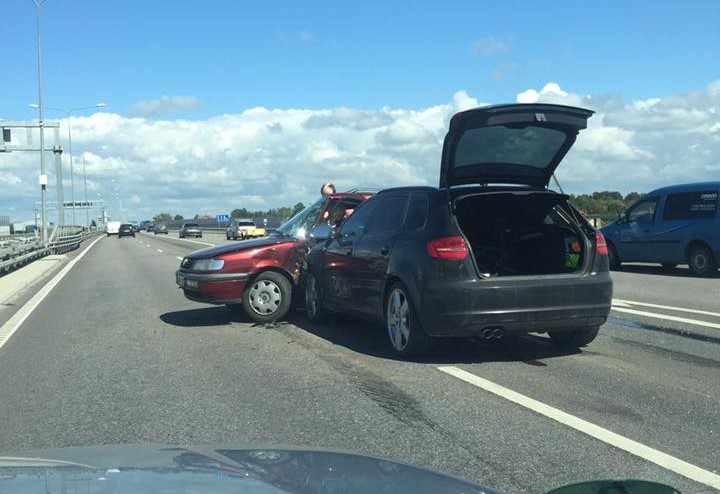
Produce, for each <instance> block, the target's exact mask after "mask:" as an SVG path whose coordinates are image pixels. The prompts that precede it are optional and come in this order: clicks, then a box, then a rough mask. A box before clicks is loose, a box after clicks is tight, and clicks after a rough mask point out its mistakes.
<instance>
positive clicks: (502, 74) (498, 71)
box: [490, 60, 520, 82]
mask: <svg viewBox="0 0 720 494" xmlns="http://www.w3.org/2000/svg"><path fill="white" fill-rule="evenodd" d="M519 68H520V65H519V64H518V63H517V62H513V61H512V60H510V61H507V62H503V63H501V64H498V65H496V66H495V68H494V69H493V70H492V72H490V79H492V80H493V81H495V82H500V81H504V80H505V79H507V78H508V77H510V76H511V75H512V74H513V73H515V72H517V70H518V69H519Z"/></svg>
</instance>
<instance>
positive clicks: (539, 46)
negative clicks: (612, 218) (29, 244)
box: [0, 0, 720, 218]
mask: <svg viewBox="0 0 720 494" xmlns="http://www.w3.org/2000/svg"><path fill="white" fill-rule="evenodd" d="M0 2H1V3H2V7H1V10H0V33H1V34H2V39H3V40H4V45H3V51H2V57H1V58H0V61H1V62H0V63H2V65H0V67H1V68H0V81H1V82H0V119H10V120H30V119H34V118H36V117H37V112H36V110H32V109H30V108H28V106H27V105H28V103H31V102H34V101H36V99H37V87H36V65H35V64H36V58H35V56H36V52H35V49H36V48H35V18H34V7H33V3H32V0H0ZM42 33H43V50H44V57H43V58H44V65H45V78H44V79H45V105H46V106H56V107H64V108H70V107H80V106H86V105H93V104H95V103H97V102H107V103H108V106H107V107H106V108H104V109H103V110H102V111H101V112H97V113H94V112H92V111H83V112H79V113H78V114H77V116H76V117H74V118H73V119H71V121H70V122H71V124H72V133H73V134H72V135H73V156H74V159H75V163H76V164H78V163H85V164H86V168H87V179H88V192H89V199H93V198H95V197H98V196H99V195H101V196H103V197H104V198H105V199H108V198H109V197H113V198H114V199H113V206H112V207H113V215H114V216H115V217H117V215H118V212H117V211H118V209H119V204H120V202H122V203H123V205H124V206H123V207H124V208H125V209H127V210H128V212H127V216H128V217H133V218H141V217H152V215H153V214H156V213H158V212H160V211H166V212H170V213H173V214H174V213H180V214H183V215H185V216H191V215H194V214H196V213H198V212H200V213H208V214H215V212H217V211H223V210H232V209H234V208H236V207H247V208H249V209H264V208H267V207H275V206H281V205H288V204H290V205H291V204H295V203H296V202H298V201H303V202H306V203H307V202H309V201H312V200H313V199H314V198H315V196H316V195H317V191H318V189H319V184H321V183H323V182H325V181H327V180H330V181H333V182H335V183H336V184H338V187H339V188H340V189H343V188H352V187H387V186H393V185H407V184H428V185H435V184H437V178H438V174H439V158H440V149H441V146H442V139H443V135H444V133H445V131H446V128H447V122H448V119H449V118H450V116H451V115H452V114H453V113H454V112H456V111H460V110H464V109H467V108H469V107H472V106H478V105H480V104H485V103H503V102H515V101H524V102H527V101H543V102H555V103H564V104H571V105H578V106H586V107H588V108H591V109H593V110H595V111H596V114H595V116H594V117H593V118H592V119H591V121H590V127H589V128H588V130H587V131H585V132H583V133H582V134H581V137H580V139H578V142H577V143H576V145H575V147H574V148H573V150H572V151H571V153H570V154H568V156H567V158H566V160H565V162H564V163H563V164H562V165H561V167H560V168H559V170H558V177H559V178H560V179H561V181H562V182H563V186H564V188H565V190H566V191H568V192H571V193H585V192H593V191H596V190H604V189H609V190H619V191H621V192H623V193H627V192H630V191H648V190H650V189H652V188H655V187H658V186H662V185H668V184H672V183H681V182H692V181H700V180H713V179H715V180H716V179H717V177H718V176H720V65H719V64H718V60H720V57H719V56H718V53H717V50H718V46H720V1H718V0H708V1H687V2H679V1H674V2H666V1H653V2H640V1H622V2H620V1H602V2H571V1H554V2H535V1H522V2H521V1H502V2H491V1H479V0H473V1H453V2H423V1H413V2H410V1H406V2H400V1H392V0H383V1H372V0H362V1H356V2H346V1H342V2H341V1H336V2H330V1H307V2H302V1H299V0H295V1H254V2H249V1H240V0H224V1H221V0H194V1H190V0H173V1H169V0H46V2H45V3H44V5H43V8H42ZM258 107H263V108H265V109H267V110H263V109H259V108H258ZM61 116H62V115H60V114H58V113H57V112H55V113H52V112H48V113H47V117H46V118H59V117H61ZM66 124H67V122H66V121H62V122H61V135H62V136H63V137H62V139H63V142H62V143H61V145H62V146H64V147H65V149H67V143H66V142H64V139H65V135H66V127H65V125H66ZM17 137H18V136H17V135H16V138H17ZM20 137H22V136H20ZM67 158H68V156H67V153H66V154H65V155H64V157H63V159H64V160H65V163H66V165H67ZM37 162H38V159H37V155H35V154H34V153H19V152H18V153H0V190H2V191H3V193H2V194H0V214H11V215H14V216H17V215H21V214H23V215H27V214H28V213H27V211H30V210H31V209H32V205H33V204H34V202H35V201H36V200H37V198H38V195H39V192H38V186H37ZM76 169H77V168H76ZM52 173H53V170H50V174H51V175H52ZM68 175H69V171H68V167H67V166H65V168H64V172H63V177H64V182H65V184H66V197H68V194H67V187H68V183H69V178H68ZM77 178H78V177H77V175H76V183H77ZM54 180H55V178H54V177H52V176H51V177H50V184H51V187H50V188H49V196H50V200H53V195H54V194H55V193H56V192H55V190H54V188H53V187H52V185H53V184H54ZM78 197H80V196H77V197H76V199H77V198H78ZM121 199H122V201H121Z"/></svg>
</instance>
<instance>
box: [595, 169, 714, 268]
mask: <svg viewBox="0 0 720 494" xmlns="http://www.w3.org/2000/svg"><path fill="white" fill-rule="evenodd" d="M719 192H720V182H699V183H694V184H684V185H673V186H670V187H663V188H661V189H657V190H653V191H652V192H650V193H649V194H647V195H645V196H643V197H642V198H640V199H639V200H638V201H637V202H635V204H633V205H632V206H630V207H629V208H628V209H627V211H625V212H623V213H619V214H618V219H617V221H614V222H613V223H611V224H609V225H607V226H606V227H605V228H602V229H601V231H602V233H603V235H605V238H606V239H607V243H608V251H609V252H608V253H609V256H610V257H609V259H610V267H611V268H613V267H614V268H617V267H618V266H620V264H621V263H623V262H657V263H660V264H662V265H663V266H664V267H666V268H671V267H675V266H677V265H678V264H682V263H687V264H688V266H689V267H690V273H691V274H693V275H695V276H712V275H714V274H716V273H717V269H718V266H719V265H720V216H718V193H719Z"/></svg>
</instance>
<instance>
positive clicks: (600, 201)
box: [569, 190, 643, 215]
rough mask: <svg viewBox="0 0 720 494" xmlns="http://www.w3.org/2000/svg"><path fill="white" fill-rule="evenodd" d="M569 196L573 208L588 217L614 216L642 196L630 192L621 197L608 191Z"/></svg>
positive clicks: (614, 192) (615, 192)
mask: <svg viewBox="0 0 720 494" xmlns="http://www.w3.org/2000/svg"><path fill="white" fill-rule="evenodd" d="M569 195H570V202H571V203H572V205H573V206H575V207H576V208H578V209H579V210H581V211H583V212H584V213H585V214H590V215H593V214H599V215H616V214H617V213H619V212H620V211H625V210H626V209H627V208H628V207H629V206H631V205H632V204H633V203H634V202H635V201H637V200H638V199H640V198H641V197H642V196H643V194H641V193H639V192H630V193H629V194H627V195H625V196H623V195H622V194H621V193H620V192H618V191H610V190H603V191H600V192H593V193H592V194H580V195H573V194H569Z"/></svg>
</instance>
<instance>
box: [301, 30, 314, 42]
mask: <svg viewBox="0 0 720 494" xmlns="http://www.w3.org/2000/svg"><path fill="white" fill-rule="evenodd" d="M315 39H316V36H315V35H314V34H313V33H309V32H307V31H300V33H299V34H298V40H299V41H300V42H301V43H305V44H309V43H312V42H314V41H315Z"/></svg>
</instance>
